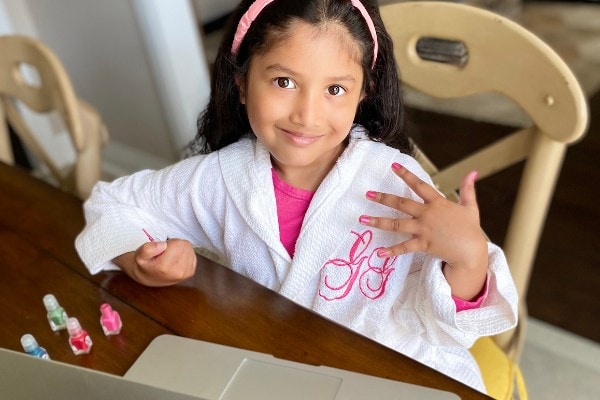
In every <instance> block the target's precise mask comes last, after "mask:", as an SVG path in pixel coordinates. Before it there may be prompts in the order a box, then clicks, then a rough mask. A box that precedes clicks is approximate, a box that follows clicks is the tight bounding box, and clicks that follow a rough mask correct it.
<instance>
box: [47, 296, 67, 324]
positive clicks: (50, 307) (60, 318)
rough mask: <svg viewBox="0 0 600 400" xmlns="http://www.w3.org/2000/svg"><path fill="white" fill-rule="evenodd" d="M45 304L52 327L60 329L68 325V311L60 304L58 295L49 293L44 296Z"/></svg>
mask: <svg viewBox="0 0 600 400" xmlns="http://www.w3.org/2000/svg"><path fill="white" fill-rule="evenodd" d="M43 301H44V306H45V307H46V311H47V312H48V314H47V318H48V322H49V323H50V329H52V330H53V331H60V330H62V329H65V328H66V327H67V325H66V324H67V318H68V316H67V313H66V312H65V309H64V308H62V307H61V306H60V304H58V301H57V300H56V297H54V295H53V294H47V295H45V296H44V298H43Z"/></svg>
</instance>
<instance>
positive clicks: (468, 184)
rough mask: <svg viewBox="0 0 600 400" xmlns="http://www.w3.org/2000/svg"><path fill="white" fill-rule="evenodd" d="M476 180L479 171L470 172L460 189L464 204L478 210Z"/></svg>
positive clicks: (460, 196)
mask: <svg viewBox="0 0 600 400" xmlns="http://www.w3.org/2000/svg"><path fill="white" fill-rule="evenodd" d="M475 180H477V171H473V172H470V173H468V174H467V175H466V176H465V177H464V178H463V180H462V182H461V185H460V190H459V201H460V204H462V205H463V206H465V207H468V208H474V209H476V210H477V209H478V206H477V194H476V191H475Z"/></svg>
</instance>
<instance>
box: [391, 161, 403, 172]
mask: <svg viewBox="0 0 600 400" xmlns="http://www.w3.org/2000/svg"><path fill="white" fill-rule="evenodd" d="M392 169H393V170H394V171H398V170H400V169H402V165H400V164H398V163H397V162H395V163H393V164H392Z"/></svg>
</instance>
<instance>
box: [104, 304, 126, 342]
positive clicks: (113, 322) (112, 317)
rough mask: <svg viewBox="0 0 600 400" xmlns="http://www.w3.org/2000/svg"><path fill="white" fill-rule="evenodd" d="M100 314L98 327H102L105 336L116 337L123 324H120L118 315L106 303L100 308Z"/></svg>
mask: <svg viewBox="0 0 600 400" xmlns="http://www.w3.org/2000/svg"><path fill="white" fill-rule="evenodd" d="M100 312H101V313H102V316H101V317H100V325H102V330H103V331H104V334H105V335H106V336H109V335H118V334H119V332H121V328H122V327H123V322H121V317H120V316H119V313H118V312H116V311H115V310H113V309H112V307H111V306H110V304H108V303H104V304H102V305H101V306H100Z"/></svg>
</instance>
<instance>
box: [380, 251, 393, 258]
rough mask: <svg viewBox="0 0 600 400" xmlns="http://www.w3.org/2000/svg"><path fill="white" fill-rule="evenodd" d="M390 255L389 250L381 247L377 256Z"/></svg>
mask: <svg viewBox="0 0 600 400" xmlns="http://www.w3.org/2000/svg"><path fill="white" fill-rule="evenodd" d="M389 256H390V252H389V250H386V249H381V250H378V251H377V257H379V258H388V257H389Z"/></svg>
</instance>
